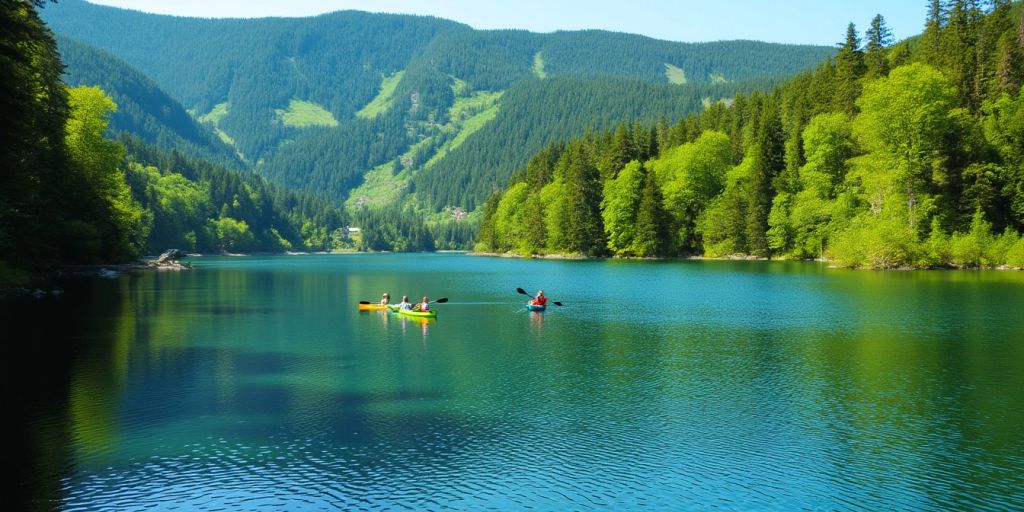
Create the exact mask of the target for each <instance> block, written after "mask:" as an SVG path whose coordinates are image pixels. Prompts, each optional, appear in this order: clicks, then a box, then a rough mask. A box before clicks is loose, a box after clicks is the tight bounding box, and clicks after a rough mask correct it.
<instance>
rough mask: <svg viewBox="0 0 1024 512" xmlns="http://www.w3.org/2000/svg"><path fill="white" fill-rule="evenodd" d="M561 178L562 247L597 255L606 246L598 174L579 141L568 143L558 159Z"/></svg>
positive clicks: (571, 250) (584, 253)
mask: <svg viewBox="0 0 1024 512" xmlns="http://www.w3.org/2000/svg"><path fill="white" fill-rule="evenodd" d="M559 166H560V167H562V172H561V174H562V175H563V176H564V180H565V202H566V212H567V215H566V216H565V228H564V229H563V231H564V233H565V241H564V247H565V248H566V250H567V251H568V252H574V253H580V254H583V255H586V256H600V255H602V254H604V252H605V250H606V241H605V235H604V225H603V222H602V220H601V174H600V173H599V172H598V170H597V167H596V166H595V165H594V164H593V163H592V162H591V159H590V155H589V154H588V151H587V148H586V146H585V145H584V144H583V142H582V141H574V142H571V143H569V145H568V147H567V148H566V150H565V153H564V154H563V155H562V161H560V162H559Z"/></svg>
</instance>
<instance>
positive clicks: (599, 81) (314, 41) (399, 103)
mask: <svg viewBox="0 0 1024 512" xmlns="http://www.w3.org/2000/svg"><path fill="white" fill-rule="evenodd" d="M44 15H45V17H46V20H47V22H48V23H49V24H50V25H51V26H52V27H53V28H54V30H55V31H56V32H57V33H59V34H62V35H64V36H67V37H69V38H74V39H75V40H76V41H80V42H84V43H87V44H89V45H92V46H94V47H96V48H99V49H102V50H103V51H105V52H108V53H110V54H112V55H115V56H117V57H118V58H119V59H123V60H124V62H126V63H128V64H129V65H131V66H133V67H135V68H136V69H138V70H139V71H140V72H141V73H144V74H145V75H146V76H148V77H150V78H151V79H152V80H153V82H154V83H156V84H158V85H159V87H160V88H162V89H163V90H165V91H167V93H168V94H169V95H170V96H171V97H173V98H175V99H176V100H178V101H179V102H180V103H181V104H182V105H184V107H185V109H187V110H189V111H190V112H191V113H192V114H193V117H195V118H196V119H199V120H200V121H201V122H202V123H203V124H204V125H205V126H207V127H208V129H211V130H213V131H216V133H217V134H218V135H220V139H221V140H223V141H225V142H226V143H228V144H231V145H232V146H233V149H234V150H235V151H236V154H237V156H238V157H239V158H240V159H242V161H243V165H244V166H247V167H250V168H252V169H254V170H255V171H256V172H257V173H259V174H261V175H263V176H265V177H267V178H268V179H269V180H270V181H271V182H273V183H275V184H278V185H283V186H286V187H288V188H291V189H295V190H300V191H304V192H308V193H312V194H317V195H320V196H321V197H323V198H325V199H327V200H329V201H334V202H340V201H348V202H349V206H351V203H352V202H354V201H359V202H360V204H365V205H368V206H373V207H382V208H391V207H395V206H396V205H401V206H411V207H412V208H414V209H416V210H417V211H418V213H420V214H428V213H431V212H433V213H436V212H440V211H442V210H444V209H445V208H446V207H448V208H462V209H466V210H473V209H475V208H476V207H477V206H478V205H480V204H482V203H483V201H484V200H486V198H487V196H488V195H490V193H491V192H492V191H493V190H494V189H500V188H502V187H504V186H505V185H506V184H507V181H508V178H509V176H510V175H511V173H512V172H513V171H514V170H515V169H516V168H518V167H521V166H522V165H524V164H525V163H526V161H527V160H528V157H529V155H530V154H532V153H534V152H536V151H538V150H539V149H540V148H541V147H543V146H544V145H545V144H547V143H550V142H553V141H557V140H564V139H566V138H569V137H574V136H578V135H582V134H583V133H584V132H585V131H586V130H587V129H588V128H589V129H596V130H601V129H605V128H610V127H614V126H615V124H616V123H618V122H619V121H620V120H622V119H643V120H645V121H647V122H650V123H653V122H656V121H657V119H658V118H659V117H660V116H664V117H666V118H668V119H671V120H672V121H678V120H679V119H681V118H682V116H684V115H686V114H688V113H691V112H694V111H696V110H699V109H700V108H702V105H703V104H704V103H706V102H708V101H718V100H720V99H722V98H729V97H732V96H733V95H735V94H736V93H738V92H749V91H751V90H754V89H755V88H766V87H770V86H771V84H772V83H773V81H776V80H779V79H781V78H782V77H788V76H792V75H793V74H795V73H796V72H798V71H801V70H806V69H808V68H810V67H813V66H814V65H815V64H816V63H817V62H820V61H821V59H823V58H824V57H826V56H827V55H829V54H831V53H832V49H830V48H827V47H819V46H801V45H780V44H770V43H761V42H753V41H732V42H714V43H699V44H688V43H676V42H667V41H658V40H654V39H650V38H646V37H642V36H636V35H629V34H618V33H611V32H602V31H582V32H558V33H554V34H535V33H530V32H526V31H516V30H490V31H480V30H474V29H472V28H470V27H468V26H466V25H462V24H459V23H455V22H451V21H447V20H442V19H437V18H432V17H422V16H400V15H382V14H368V13H360V12H352V11H344V12H335V13H329V14H324V15H321V16H316V17H311V18H295V19H285V18H267V19H250V20H238V19H235V20H230V19H222V20H216V19H194V18H180V17H171V16H158V15H151V14H144V13H140V12H134V11H127V10H122V9H114V8H109V7H103V6H98V5H93V4H89V3H86V2H83V1H81V0H62V1H61V2H60V3H59V4H57V5H54V6H52V7H51V8H49V9H46V12H44ZM125 27H131V29H130V30H127V29H125ZM69 46H71V45H70V44H69ZM68 57H69V58H70V59H75V61H74V62H71V64H70V66H69V67H70V68H71V69H72V70H78V69H80V68H85V67H87V66H86V65H80V64H79V63H78V62H77V59H79V58H80V52H73V53H72V52H68ZM84 58H90V57H88V56H85V57H84ZM74 74H75V75H77V74H78V72H77V71H76V72H75V73H74ZM116 89H118V91H117V94H120V90H119V89H121V88H120V87H118V88H116ZM556 116H557V117H556ZM114 122H115V125H117V124H119V120H118V119H116V118H115V120H114ZM139 135H140V136H143V137H144V138H145V139H146V140H150V136H148V135H146V134H139ZM150 142H152V141H150ZM179 150H180V151H185V149H184V148H181V149H179ZM190 154H191V153H190ZM194 156H197V155H194ZM385 168H386V169H388V170H392V172H391V173H389V174H388V173H385V172H384V170H385ZM370 172H374V176H375V177H376V178H377V181H378V182H384V181H386V182H387V183H386V184H384V183H381V184H380V185H379V186H378V187H377V189H376V190H369V191H368V190H366V189H367V188H368V185H366V183H367V179H366V175H367V174H368V173H370ZM448 175H452V179H450V180H449V179H448ZM357 189H358V190H357ZM384 189H388V190H384ZM395 191H398V193H393V192H395ZM360 198H363V199H362V200H360Z"/></svg>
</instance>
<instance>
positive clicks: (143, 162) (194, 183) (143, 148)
mask: <svg viewBox="0 0 1024 512" xmlns="http://www.w3.org/2000/svg"><path fill="white" fill-rule="evenodd" d="M118 142H119V143H121V144H122V145H123V146H124V148H125V161H124V162H123V164H122V165H123V169H124V174H125V180H126V182H127V184H128V187H129V189H130V190H131V195H132V198H133V199H134V200H135V201H137V202H138V204H139V205H140V206H141V207H142V208H143V211H144V221H145V222H144V229H145V236H143V237H142V238H141V239H140V241H141V245H140V249H141V250H142V252H144V253H146V254H159V253H160V252H161V251H163V250H165V249H167V248H170V247H176V248H181V249H185V250H189V251H200V252H250V251H269V252H281V251H288V250H315V251H326V250H331V249H337V248H342V247H344V246H346V244H348V245H351V244H350V243H349V242H350V241H348V240H347V236H348V235H347V232H343V231H342V230H341V228H343V227H345V225H346V224H347V218H346V216H345V214H344V212H342V211H341V210H340V209H339V208H338V207H335V206H331V205H330V204H328V203H327V202H326V201H325V200H323V199H320V198H314V197H310V196H307V195H304V194H300V193H296V192H292V191H289V190H285V189H282V188H281V187H275V186H273V185H270V184H268V183H267V182H266V180H264V179H263V178H261V177H260V176H257V175H254V174H252V173H248V172H238V171H235V170H231V169H227V168H225V167H223V166H220V165H217V164H211V163H209V162H206V161H203V160H197V159H193V158H188V157H183V156H181V155H180V154H178V152H177V151H171V152H165V151H161V150H160V149H157V148H155V147H152V146H149V145H147V144H145V143H144V142H143V141H141V140H139V139H138V138H134V137H129V136H122V138H121V139H120V140H119V141H118Z"/></svg>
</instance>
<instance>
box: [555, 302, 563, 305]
mask: <svg viewBox="0 0 1024 512" xmlns="http://www.w3.org/2000/svg"><path fill="white" fill-rule="evenodd" d="M553 304H554V305H556V306H561V305H562V303H561V302H554V303H553Z"/></svg>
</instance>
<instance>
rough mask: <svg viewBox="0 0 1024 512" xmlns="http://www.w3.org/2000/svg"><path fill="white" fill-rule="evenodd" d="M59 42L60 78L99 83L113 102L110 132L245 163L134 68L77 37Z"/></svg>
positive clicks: (233, 163) (225, 161)
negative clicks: (129, 134)
mask: <svg viewBox="0 0 1024 512" xmlns="http://www.w3.org/2000/svg"><path fill="white" fill-rule="evenodd" d="M57 46H58V49H59V50H60V53H61V58H62V59H63V61H64V63H65V68H64V82H66V83H67V84H68V85H72V86H74V85H98V86H100V87H101V88H102V89H103V90H104V91H106V93H107V94H109V95H110V96H111V98H113V100H114V102H115V103H117V112H115V113H114V114H113V115H112V116H111V118H110V130H111V132H113V133H119V132H128V133H131V134H133V135H135V136H137V137H139V138H141V139H142V140H144V141H145V142H146V143H148V144H153V145H155V146H157V147H159V148H161V149H164V150H171V149H175V150H177V151H179V152H181V153H184V154H187V155H191V156H194V157H200V158H204V159H207V160H211V161H216V162H220V163H223V164H225V165H228V166H232V167H241V166H242V165H243V164H242V162H241V161H240V160H239V159H238V157H237V156H236V155H235V152H234V150H232V149H231V148H230V147H228V145H226V144H224V143H223V142H222V141H221V140H220V139H218V138H217V137H216V136H215V135H214V134H212V133H211V132H210V131H209V130H208V129H206V128H204V127H203V126H201V125H200V124H199V123H197V122H196V120H195V119H193V118H192V117H191V116H189V114H188V113H187V112H186V111H185V109H184V108H182V106H181V105H180V104H179V103H178V102H177V101H176V100H174V99H173V98H171V97H170V95H168V94H167V93H166V92H164V91H163V90H162V89H161V88H160V87H159V86H158V85H157V84H156V83H154V82H153V81H152V80H150V79H149V78H148V77H146V76H145V75H144V74H142V73H141V72H139V71H138V70H137V69H135V68H133V67H132V66H130V65H129V64H127V63H125V62H124V61H122V60H121V59H118V58H117V57H115V56H113V55H111V54H109V53H107V52H105V51H103V50H100V49H98V48H95V47H93V46H90V45H88V44H85V43H83V42H81V41H76V40H73V39H69V38H67V37H58V38H57ZM224 112H226V110H224Z"/></svg>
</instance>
